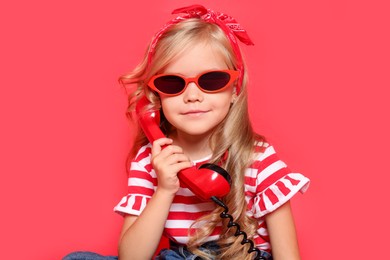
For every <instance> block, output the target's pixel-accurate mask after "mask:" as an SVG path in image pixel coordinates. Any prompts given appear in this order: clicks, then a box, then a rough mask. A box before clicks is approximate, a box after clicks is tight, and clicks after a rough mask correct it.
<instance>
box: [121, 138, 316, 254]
mask: <svg viewBox="0 0 390 260" xmlns="http://www.w3.org/2000/svg"><path fill="white" fill-rule="evenodd" d="M264 147H265V149H264V151H263V152H259V153H257V154H256V155H257V157H256V159H255V161H254V162H253V164H252V165H251V166H250V167H249V168H248V169H247V170H246V171H245V199H246V202H247V204H248V212H247V214H248V215H249V216H252V217H254V218H256V219H257V220H258V230H257V234H256V236H255V237H254V241H255V243H256V246H257V247H258V248H260V249H262V250H267V251H269V250H270V244H269V236H268V232H267V228H266V225H265V221H264V215H266V214H268V213H270V212H272V211H274V210H276V209H277V208H278V207H280V206H281V205H282V204H283V203H285V202H287V201H288V200H289V199H291V197H292V196H294V195H295V194H296V193H297V192H298V191H300V192H302V193H303V192H305V191H306V189H307V188H308V185H309V179H308V178H306V177H305V176H303V175H302V174H300V173H292V172H291V171H290V170H289V169H288V168H287V166H286V164H285V163H284V162H283V161H281V160H280V159H279V158H278V156H277V154H276V152H275V150H274V148H273V147H272V146H270V145H269V144H258V145H257V147H256V148H258V149H256V150H257V151H261V150H262V149H261V148H264ZM150 158H151V145H150V144H148V145H146V146H143V147H142V148H141V149H140V151H139V152H138V155H137V156H136V158H135V160H134V161H133V162H132V163H131V170H130V174H129V179H128V192H129V194H128V195H127V196H125V197H123V198H122V200H121V201H120V202H119V204H118V205H117V206H116V207H115V208H114V210H115V211H116V212H118V213H121V214H132V215H140V214H141V212H142V210H143V209H144V208H145V207H146V205H147V203H148V201H149V199H150V198H151V196H152V195H153V193H154V191H155V190H156V188H157V176H156V173H155V171H154V170H153V168H152V166H151V163H150ZM207 159H209V158H207ZM207 159H206V160H202V162H199V164H201V163H204V162H205V161H207ZM214 208H215V204H214V203H213V202H211V201H210V202H204V201H202V200H200V199H198V198H197V197H196V196H194V194H193V193H192V192H191V191H190V190H188V189H187V188H185V187H181V188H180V189H179V191H178V192H177V194H176V196H175V198H174V200H173V203H172V205H171V208H170V213H169V215H168V218H167V221H166V223H165V230H164V234H165V235H166V236H167V237H168V238H170V239H172V240H173V241H175V242H177V243H181V244H186V243H187V242H188V234H189V232H192V231H193V230H192V231H191V230H190V227H191V225H192V224H193V223H194V221H195V220H196V219H198V218H199V217H201V216H203V215H205V214H207V213H209V212H210V211H212V210H213V209H214ZM220 232H221V226H220V225H219V226H217V228H216V229H215V230H214V231H213V233H212V235H211V236H210V237H209V238H208V239H207V241H212V240H216V239H218V238H219V234H220Z"/></svg>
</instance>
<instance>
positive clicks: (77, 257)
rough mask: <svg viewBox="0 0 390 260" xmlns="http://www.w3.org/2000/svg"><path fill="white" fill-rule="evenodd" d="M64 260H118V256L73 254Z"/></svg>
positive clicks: (89, 253) (63, 259)
mask: <svg viewBox="0 0 390 260" xmlns="http://www.w3.org/2000/svg"><path fill="white" fill-rule="evenodd" d="M62 260H118V257H117V256H103V255H99V254H96V253H93V252H82V251H80V252H73V253H70V254H68V255H66V256H65V257H64V258H62Z"/></svg>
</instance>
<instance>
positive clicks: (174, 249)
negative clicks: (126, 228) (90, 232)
mask: <svg viewBox="0 0 390 260" xmlns="http://www.w3.org/2000/svg"><path fill="white" fill-rule="evenodd" d="M199 249H200V250H201V251H203V252H205V253H212V252H215V253H218V249H219V247H218V245H217V244H216V243H215V242H208V243H205V244H203V245H202V246H201V247H200V248H199ZM261 256H262V257H264V258H265V259H266V260H272V256H271V254H269V253H268V252H265V251H261ZM154 259H155V260H199V259H202V258H201V257H200V256H198V255H195V254H192V253H191V252H189V251H188V250H187V248H186V247H185V246H181V245H178V244H174V243H171V244H170V249H162V250H161V251H160V253H159V255H158V256H156V257H155V258H154ZM62 260H118V257H117V256H102V255H99V254H96V253H93V252H82V251H80V252H74V253H71V254H68V255H67V256H65V257H64V258H62Z"/></svg>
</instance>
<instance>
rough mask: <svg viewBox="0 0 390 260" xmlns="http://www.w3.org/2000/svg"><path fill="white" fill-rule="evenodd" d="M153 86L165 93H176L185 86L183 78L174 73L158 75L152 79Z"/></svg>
mask: <svg viewBox="0 0 390 260" xmlns="http://www.w3.org/2000/svg"><path fill="white" fill-rule="evenodd" d="M153 83H154V86H155V87H156V88H157V89H158V90H160V91H161V92H163V93H165V94H177V93H179V92H180V91H182V90H183V89H184V87H185V84H186V82H185V80H184V79H182V78H180V77H178V76H174V75H166V76H161V77H158V78H156V79H155V80H154V82H153Z"/></svg>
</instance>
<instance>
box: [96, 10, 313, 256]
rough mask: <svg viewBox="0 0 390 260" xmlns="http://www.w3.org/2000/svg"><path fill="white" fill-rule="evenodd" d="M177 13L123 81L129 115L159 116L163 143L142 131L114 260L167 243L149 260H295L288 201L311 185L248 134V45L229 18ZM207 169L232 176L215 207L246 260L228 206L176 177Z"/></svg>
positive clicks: (123, 204) (211, 13)
mask: <svg viewBox="0 0 390 260" xmlns="http://www.w3.org/2000/svg"><path fill="white" fill-rule="evenodd" d="M173 13H175V14H180V15H179V16H178V17H177V18H175V19H173V20H172V21H170V22H168V23H167V24H165V25H164V26H163V27H162V28H161V30H160V31H159V32H158V33H157V34H156V35H155V37H154V38H153V40H152V42H151V44H150V46H149V50H148V52H147V53H146V54H145V57H144V59H143V61H142V62H141V63H140V64H139V65H138V66H137V67H136V68H135V69H134V70H133V71H132V73H130V74H128V75H125V76H123V77H122V78H121V82H122V83H123V84H125V85H126V86H127V85H128V84H133V85H135V86H136V90H135V91H133V92H132V93H131V94H130V96H129V110H128V113H129V115H134V111H135V107H136V105H137V103H138V102H140V101H139V100H141V99H145V98H146V99H147V100H148V102H150V103H151V104H150V105H149V106H148V107H147V109H151V110H159V111H160V117H161V123H160V128H161V130H162V131H163V132H164V135H165V136H166V137H163V138H158V139H157V140H155V141H154V140H151V142H150V141H148V139H147V138H146V136H145V134H144V132H143V131H142V130H141V129H140V128H138V132H137V136H136V140H135V144H134V146H133V148H132V151H131V153H130V158H131V162H130V171H129V179H128V195H127V196H125V197H124V198H123V199H122V200H121V201H120V203H119V204H118V205H117V206H116V207H115V211H116V212H119V213H121V214H123V215H124V223H123V228H122V232H121V235H120V241H119V259H121V260H125V259H136V260H138V259H152V258H153V257H154V256H155V255H156V253H155V251H156V249H157V248H158V246H159V241H160V239H161V236H163V235H164V236H166V237H167V238H169V240H170V248H169V249H163V250H162V251H161V252H158V253H157V256H156V257H155V259H254V258H256V259H275V260H285V259H289V260H291V259H300V256H299V249H298V242H297V237H296V232H295V226H294V220H293V216H292V212H291V208H290V203H289V200H290V198H291V197H292V196H294V195H295V194H296V193H297V192H298V191H301V192H304V191H305V190H306V189H307V187H308V184H309V179H308V178H306V177H305V176H303V175H301V174H299V173H292V172H291V171H290V170H289V169H288V168H287V166H286V165H285V164H284V163H283V162H282V161H281V160H279V158H278V157H277V155H276V153H275V150H274V148H273V147H272V146H271V145H270V144H269V143H268V142H267V141H266V140H265V138H264V137H262V136H260V135H258V134H256V133H255V132H254V131H253V129H252V126H251V122H250V120H249V115H248V104H247V103H248V100H247V96H248V92H247V72H246V70H245V66H244V61H243V59H242V56H241V53H240V48H239V46H238V41H241V42H243V43H245V44H252V41H251V40H250V38H249V37H248V35H247V33H246V31H245V30H244V29H243V28H242V27H241V26H240V25H239V24H238V23H237V22H236V20H235V19H233V18H232V17H230V16H228V15H226V14H223V13H219V12H214V11H212V10H209V9H206V8H204V7H203V6H199V5H195V6H189V7H185V8H181V9H177V10H175V11H174V12H173ZM131 118H133V119H135V121H136V118H134V117H133V116H132V117H131ZM206 162H207V163H213V164H216V165H219V166H221V167H222V168H224V169H225V170H226V172H227V173H228V174H229V176H230V179H231V186H230V192H229V193H228V194H227V195H226V196H225V197H223V198H221V199H222V201H223V203H224V204H226V206H227V208H228V209H229V213H230V214H231V217H232V220H233V221H234V222H235V224H238V225H239V228H240V229H241V231H243V232H245V233H246V235H247V237H248V239H249V240H250V241H251V242H252V243H253V246H254V248H255V249H256V250H257V251H255V252H251V253H248V250H249V249H251V245H250V242H248V243H241V242H242V241H243V239H244V236H243V235H237V234H235V233H237V232H236V230H237V228H236V226H235V224H234V225H233V226H231V225H229V220H227V219H222V218H221V217H220V214H221V213H222V212H223V211H224V208H222V207H220V206H218V205H217V204H216V203H214V202H213V201H211V200H204V199H202V198H199V197H197V196H196V195H195V194H194V193H193V191H191V190H190V189H188V187H187V186H186V185H185V184H184V183H182V182H181V181H180V179H179V178H178V173H179V172H180V171H182V170H184V169H187V168H190V167H194V166H196V167H199V166H200V165H202V164H204V163H206ZM208 185H213V184H211V183H204V187H205V188H207V186H208ZM236 235H237V236H236ZM249 251H250V250H249ZM252 251H253V250H252ZM96 259H100V258H96Z"/></svg>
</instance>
